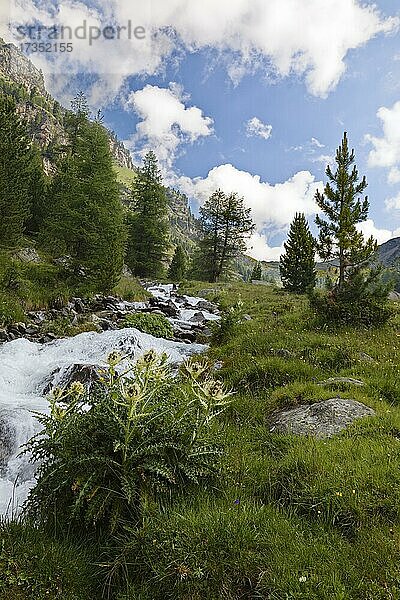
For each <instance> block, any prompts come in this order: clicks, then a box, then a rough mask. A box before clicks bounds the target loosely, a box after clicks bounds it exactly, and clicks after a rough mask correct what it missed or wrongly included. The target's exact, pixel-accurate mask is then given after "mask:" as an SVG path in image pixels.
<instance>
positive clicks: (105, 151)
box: [41, 120, 125, 291]
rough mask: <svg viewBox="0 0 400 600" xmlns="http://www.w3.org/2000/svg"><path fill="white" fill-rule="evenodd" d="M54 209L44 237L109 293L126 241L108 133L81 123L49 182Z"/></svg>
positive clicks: (92, 284) (92, 283)
mask: <svg viewBox="0 0 400 600" xmlns="http://www.w3.org/2000/svg"><path fill="white" fill-rule="evenodd" d="M49 193H50V197H51V200H52V209H51V211H50V214H49V217H48V218H47V220H46V221H45V223H44V225H43V228H42V232H41V237H42V239H43V241H44V242H45V243H46V244H47V246H48V247H49V248H50V249H51V250H52V251H53V252H54V253H55V254H57V255H63V254H65V255H69V256H71V257H72V260H73V266H74V268H75V271H76V273H77V274H79V272H80V271H82V270H83V273H84V277H85V280H86V284H87V285H88V286H89V287H90V288H92V289H95V290H100V291H107V290H109V289H111V288H112V287H113V286H114V285H115V284H116V283H117V281H118V279H119V277H120V274H121V270H122V266H123V254H124V244H125V230H124V223H123V209H122V204H121V201H120V198H119V189H118V184H117V181H116V177H115V173H114V170H113V165H112V157H111V154H110V149H109V144H108V137H107V134H106V132H105V130H104V128H103V127H102V126H101V125H99V124H97V123H90V122H89V121H87V120H86V121H81V122H80V126H79V131H78V132H77V137H76V138H75V139H74V146H73V151H72V148H71V149H70V151H69V152H68V154H67V155H66V156H65V157H64V158H63V160H62V161H61V163H60V165H59V169H58V172H57V174H56V175H55V177H54V179H53V181H52V184H51V186H50V191H49Z"/></svg>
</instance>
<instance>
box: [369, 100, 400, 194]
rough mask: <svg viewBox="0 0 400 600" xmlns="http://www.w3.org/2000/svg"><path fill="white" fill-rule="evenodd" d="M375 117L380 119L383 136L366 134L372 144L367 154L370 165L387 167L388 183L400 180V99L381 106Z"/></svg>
mask: <svg viewBox="0 0 400 600" xmlns="http://www.w3.org/2000/svg"><path fill="white" fill-rule="evenodd" d="M377 117H378V118H379V119H380V120H381V121H382V129H383V136H382V137H375V136H373V135H370V134H367V135H366V136H365V137H366V140H367V141H368V142H370V143H371V144H372V145H373V149H372V150H371V151H370V153H369V156H368V164H369V166H370V167H384V168H387V169H389V171H388V181H389V183H399V182H400V170H399V167H400V101H398V102H396V103H395V104H394V105H393V106H392V108H387V107H385V106H381V108H380V109H379V110H378V112H377Z"/></svg>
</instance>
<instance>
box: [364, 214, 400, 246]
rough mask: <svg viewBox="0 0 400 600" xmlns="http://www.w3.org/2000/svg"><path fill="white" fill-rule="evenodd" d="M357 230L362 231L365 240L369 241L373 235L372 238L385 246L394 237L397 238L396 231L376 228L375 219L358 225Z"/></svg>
mask: <svg viewBox="0 0 400 600" xmlns="http://www.w3.org/2000/svg"><path fill="white" fill-rule="evenodd" d="M357 229H358V230H359V231H362V233H363V234H364V238H365V239H368V238H369V237H371V235H372V237H373V238H374V239H376V240H377V242H378V244H383V243H384V242H387V241H388V240H390V239H391V238H392V237H395V232H394V231H390V230H389V229H379V227H376V225H375V223H374V221H373V219H367V220H366V221H363V222H362V223H358V225H357Z"/></svg>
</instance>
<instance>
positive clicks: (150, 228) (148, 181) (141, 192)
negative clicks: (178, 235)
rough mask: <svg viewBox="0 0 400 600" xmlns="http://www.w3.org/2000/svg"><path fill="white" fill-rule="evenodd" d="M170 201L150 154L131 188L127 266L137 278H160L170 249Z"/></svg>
mask: <svg viewBox="0 0 400 600" xmlns="http://www.w3.org/2000/svg"><path fill="white" fill-rule="evenodd" d="M167 236H168V222H167V198H166V193H165V189H164V187H163V185H162V179H161V172H160V169H159V167H158V162H157V158H156V155H155V154H154V152H153V151H151V150H150V151H149V152H148V153H147V154H146V156H145V157H144V160H143V165H142V167H140V168H139V169H138V171H137V175H136V177H135V179H134V181H133V184H132V212H131V214H130V215H129V216H128V245H127V254H126V262H127V265H128V267H129V268H130V269H131V270H132V272H133V273H134V274H135V275H136V276H138V277H159V276H160V275H162V273H163V270H164V260H165V255H166V250H167V248H168V237H167Z"/></svg>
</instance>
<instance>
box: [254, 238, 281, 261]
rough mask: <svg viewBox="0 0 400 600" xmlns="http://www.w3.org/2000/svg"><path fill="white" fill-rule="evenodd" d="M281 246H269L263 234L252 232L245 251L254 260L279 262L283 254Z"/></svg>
mask: <svg viewBox="0 0 400 600" xmlns="http://www.w3.org/2000/svg"><path fill="white" fill-rule="evenodd" d="M284 250H285V249H284V247H283V244H282V245H281V246H272V247H271V246H270V245H269V244H268V240H267V236H266V235H265V234H263V233H258V232H254V233H253V235H252V236H251V238H250V240H249V242H248V244H247V251H248V253H249V254H250V256H252V257H253V258H255V259H256V260H279V259H280V257H281V254H283V252H284Z"/></svg>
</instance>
